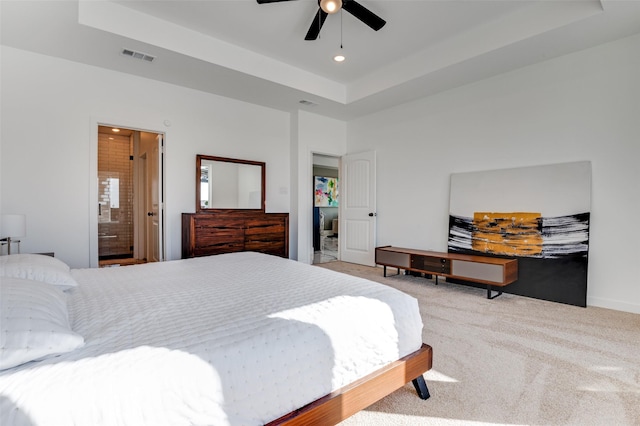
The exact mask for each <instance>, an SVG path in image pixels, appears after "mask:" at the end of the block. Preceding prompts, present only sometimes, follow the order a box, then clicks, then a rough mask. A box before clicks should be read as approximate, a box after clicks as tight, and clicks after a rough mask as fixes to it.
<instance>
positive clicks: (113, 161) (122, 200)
mask: <svg viewBox="0 0 640 426" xmlns="http://www.w3.org/2000/svg"><path fill="white" fill-rule="evenodd" d="M162 143H163V135H162V134H158V133H151V132H145V131H140V130H136V129H127V128H121V127H112V126H102V125H99V126H98V170H97V171H98V221H97V222H98V236H97V241H98V265H99V266H100V267H106V266H125V265H131V264H138V263H146V262H154V261H160V260H163V256H162V252H163V251H162V244H161V242H162V241H163V240H164V238H163V236H162V225H161V224H162V187H161V182H162V179H161V176H162V164H163V159H162Z"/></svg>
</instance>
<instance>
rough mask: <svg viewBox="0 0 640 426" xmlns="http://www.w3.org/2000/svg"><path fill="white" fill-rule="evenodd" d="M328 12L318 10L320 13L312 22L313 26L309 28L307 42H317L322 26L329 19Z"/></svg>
mask: <svg viewBox="0 0 640 426" xmlns="http://www.w3.org/2000/svg"><path fill="white" fill-rule="evenodd" d="M327 16H328V14H327V12H325V11H324V10H322V9H320V8H318V13H316V16H314V17H313V21H312V22H311V26H310V27H309V31H307V35H306V36H305V38H304V39H305V40H315V39H317V38H318V35H319V34H320V29H321V28H322V24H324V21H325V19H327Z"/></svg>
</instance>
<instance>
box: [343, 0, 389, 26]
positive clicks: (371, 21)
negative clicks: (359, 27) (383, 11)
mask: <svg viewBox="0 0 640 426" xmlns="http://www.w3.org/2000/svg"><path fill="white" fill-rule="evenodd" d="M342 8H343V9H344V10H346V11H347V12H349V13H350V14H352V15H353V16H355V17H356V18H358V19H359V20H361V21H362V22H364V23H365V24H367V25H368V26H370V27H371V28H372V29H373V30H375V31H378V30H379V29H380V28H382V27H384V24H386V23H387V21H385V20H384V19H382V18H381V17H379V16H378V15H376V14H375V13H373V12H372V11H370V10H369V9H367V8H366V7H364V6H362V5H361V4H360V3H358V2H356V1H355V0H343V2H342Z"/></svg>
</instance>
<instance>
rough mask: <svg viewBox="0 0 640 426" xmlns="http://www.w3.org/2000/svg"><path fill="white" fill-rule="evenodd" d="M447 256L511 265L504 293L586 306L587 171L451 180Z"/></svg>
mask: <svg viewBox="0 0 640 426" xmlns="http://www.w3.org/2000/svg"><path fill="white" fill-rule="evenodd" d="M449 202H450V205H449V237H448V251H449V252H452V253H464V254H474V255H482V256H496V257H510V258H517V259H518V270H519V272H518V281H516V282H515V283H513V284H511V285H509V286H508V287H505V288H504V291H505V292H509V293H514V294H519V295H523V296H529V297H535V298H539V299H544V300H551V301H556V302H561V303H567V304H571V305H577V306H586V295H587V262H588V253H589V222H590V206H591V163H590V162H577V163H563V164H554V165H547V166H534V167H524V168H518V169H506V170H493V171H486V172H471V173H457V174H453V175H452V176H451V193H450V201H449Z"/></svg>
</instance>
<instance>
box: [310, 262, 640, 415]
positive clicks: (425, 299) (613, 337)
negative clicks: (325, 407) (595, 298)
mask: <svg viewBox="0 0 640 426" xmlns="http://www.w3.org/2000/svg"><path fill="white" fill-rule="evenodd" d="M318 266H320V267H325V268H328V269H333V270H336V271H340V272H344V273H348V274H351V275H357V276H361V277H365V278H368V279H372V280H375V281H378V282H381V283H384V284H387V285H389V286H392V287H395V288H397V289H399V290H402V291H404V292H405V293H408V294H410V295H412V296H414V297H416V298H417V299H418V301H419V303H420V311H421V314H422V321H423V323H424V331H423V341H424V342H425V343H427V344H429V345H431V346H432V347H433V354H434V362H433V369H432V370H431V371H429V372H428V373H427V374H425V378H426V381H427V385H428V387H429V391H430V392H431V398H430V399H428V400H426V401H423V400H421V399H419V398H418V397H417V395H416V393H415V391H414V389H413V386H412V385H411V384H409V385H407V386H405V387H403V388H401V389H399V390H398V391H396V392H394V393H392V394H391V395H389V396H387V397H386V398H384V399H382V400H381V401H379V402H378V403H376V404H374V405H372V406H370V407H369V408H367V409H365V410H363V411H361V412H360V413H357V414H356V415H354V416H353V417H351V418H349V419H347V420H345V421H344V422H343V423H341V425H343V426H353V425H485V424H500V425H640V315H637V314H630V313H624V312H619V311H614V310H609V309H602V308H595V307H588V308H579V307H574V306H569V305H563V304H559V303H553V302H546V301H541V300H536V299H530V298H526V297H521V296H514V295H510V294H506V293H505V294H503V295H502V296H499V297H498V298H496V299H493V300H488V299H487V298H486V290H482V289H477V288H472V287H467V286H461V285H456V284H451V283H446V282H443V280H440V281H439V285H437V286H436V285H435V284H434V281H433V280H427V279H425V278H420V277H412V276H405V275H400V276H394V277H387V278H384V277H383V276H382V275H383V274H382V268H374V267H366V266H361V265H354V264H349V263H344V262H331V263H325V264H321V265H318ZM390 273H395V270H391V271H390Z"/></svg>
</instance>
